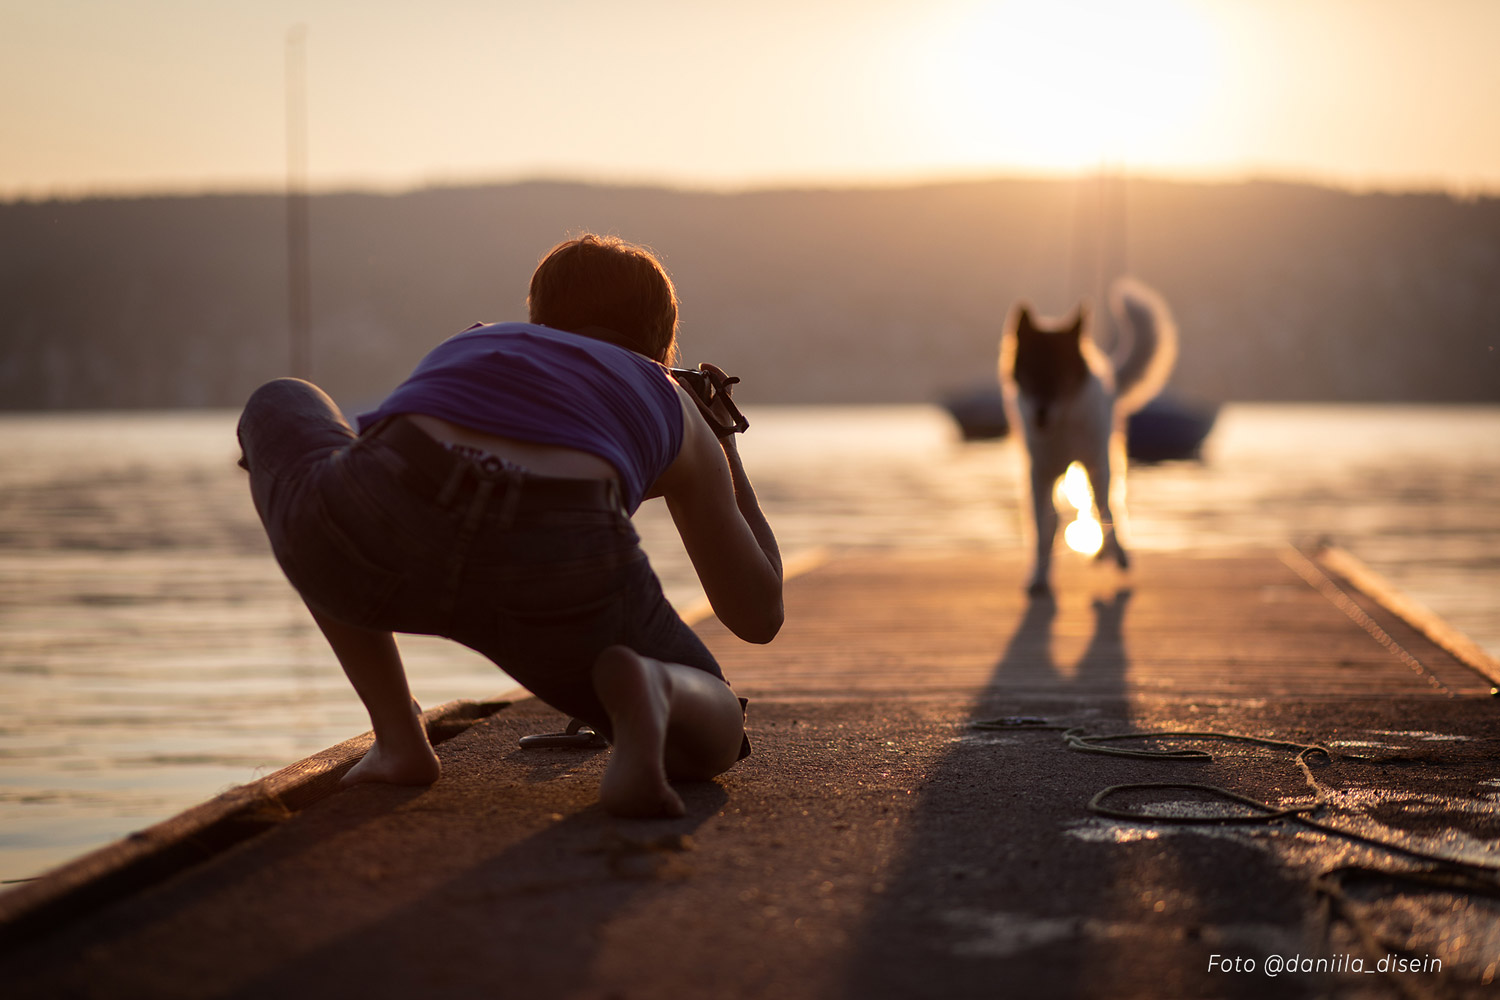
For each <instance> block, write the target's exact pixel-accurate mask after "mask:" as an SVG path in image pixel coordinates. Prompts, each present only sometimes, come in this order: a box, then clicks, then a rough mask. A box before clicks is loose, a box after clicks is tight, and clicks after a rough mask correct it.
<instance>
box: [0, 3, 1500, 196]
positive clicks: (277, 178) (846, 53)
mask: <svg viewBox="0 0 1500 1000" xmlns="http://www.w3.org/2000/svg"><path fill="white" fill-rule="evenodd" d="M0 24H3V27H4V31H0V90H3V92H4V93H5V95H6V98H7V99H6V100H5V101H4V102H0V142H3V143H4V147H5V149H6V152H7V155H6V157H5V158H4V161H3V163H0V197H8V196H9V197H13V196H27V197H32V196H46V195H47V194H49V193H73V194H86V193H90V192H102V191H117V192H132V191H144V190H179V191H193V190H226V189H233V190H245V189H267V188H274V187H276V186H277V185H278V184H279V183H280V182H281V181H282V179H283V171H284V165H285V148H284V146H285V137H286V131H285V122H284V119H283V116H284V113H285V108H286V93H285V88H286V78H285V57H286V47H287V40H288V37H289V35H290V34H291V33H293V32H303V35H302V36H301V37H304V38H305V53H306V60H307V73H306V83H307V86H306V97H307V107H308V177H309V181H310V184H311V186H312V188H313V189H315V190H329V189H337V188H341V187H343V188H347V187H364V188H371V187H374V188H387V189H389V188H407V187H413V186H421V185H424V184H428V183H432V182H441V183H451V182H462V183H471V182H492V181H504V180H514V179H517V178H521V177H538V176H547V177H563V178H573V179H583V180H598V181H607V182H629V183H640V182H645V183H658V184H667V185H677V186H689V187H707V188H740V187H754V186H766V185H771V186H785V185H789V184H794V185H801V184H815V185H819V186H826V185H840V184H850V183H855V184H869V183H890V182H901V183H904V182H909V181H921V180H931V179H944V178H955V177H973V176H983V175H991V176H992V175H1003V174H1008V173H1009V174H1026V175H1045V176H1055V175H1059V174H1077V173H1078V172H1081V171H1088V172H1092V171H1095V170H1097V169H1099V168H1101V167H1104V168H1108V169H1111V170H1120V169H1124V170H1129V171H1132V172H1144V173H1150V174H1156V175H1161V176H1167V177H1172V178H1175V179H1242V178H1244V177H1247V176H1265V175H1270V176H1277V177H1287V178H1292V179H1304V180H1306V179H1311V180H1319V181H1326V182H1330V183H1333V184H1336V185H1346V186H1347V185H1353V186H1360V185H1363V186H1383V187H1411V186H1417V187H1422V188H1428V189H1430V188H1434V187H1436V188H1448V189H1458V190H1464V191H1472V190H1491V189H1495V188H1496V187H1500V130H1495V129H1489V128H1483V127H1476V123H1480V122H1484V121H1487V120H1488V118H1489V116H1490V115H1491V113H1492V112H1491V108H1490V105H1491V104H1492V103H1493V96H1494V95H1495V94H1496V93H1500V61H1497V60H1495V59H1493V58H1492V54H1491V53H1490V51H1489V47H1488V43H1489V40H1492V39H1494V38H1496V37H1500V5H1496V4H1492V3H1486V2H1483V0H1435V2H1423V0H1380V2H1373V3H1363V2H1358V0H1309V2H1306V3H1287V2H1269V3H1262V2H1252V0H1134V2H1108V0H1054V2H1046V3H1042V2H1027V0H933V2H931V3H922V4H918V3H910V2H903V0H872V2H855V0H821V2H814V3H792V2H790V0H769V2H767V3H765V4H761V5H757V6H756V7H755V8H754V9H753V10H752V9H751V8H748V7H740V6H737V5H699V4H691V3H685V2H680V0H645V2H643V3H642V4H638V5H631V6H629V7H622V6H620V5H616V4H610V3H606V2H603V0H575V2H572V3H567V4H556V5H542V6H537V5H524V6H523V5H520V4H514V3H498V4H483V5H481V4H473V3H468V2H464V0H436V2H434V3H431V4H427V5H424V6H423V8H422V16H421V17H420V18H413V17H411V16H410V15H409V14H408V13H407V12H406V9H405V8H403V7H401V6H398V5H390V4H373V5H372V4H359V3H353V2H352V0H326V2H321V3H309V2H305V0H277V2H271V3H263V4H248V3H229V4H206V5H182V4H177V3H172V2H170V0H130V2H126V3H120V4H110V5H92V4H83V3H80V2H78V0H60V2H58V3H50V4H40V3H34V2H18V0H4V2H3V3H0Z"/></svg>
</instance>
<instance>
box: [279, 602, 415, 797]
mask: <svg viewBox="0 0 1500 1000" xmlns="http://www.w3.org/2000/svg"><path fill="white" fill-rule="evenodd" d="M308 610H309V611H312V616H313V620H315V621H316V622H317V623H318V627H319V628H320V629H322V630H323V635H324V636H325V637H326V638H327V639H328V644H329V645H330V646H332V647H333V653H334V655H335V656H337V657H338V660H339V665H340V666H342V667H343V668H344V674H345V676H347V677H348V678H349V683H351V684H353V685H354V690H355V692H356V693H357V694H358V695H359V700H360V701H362V702H364V705H365V710H366V711H368V712H369V713H370V725H371V727H372V728H373V729H374V730H375V742H374V744H373V745H371V747H370V749H369V750H367V751H365V755H364V757H362V758H361V759H360V760H359V762H358V763H357V764H355V765H354V767H352V768H350V769H349V771H348V773H347V774H345V775H344V777H343V779H342V780H341V781H340V782H339V783H340V784H341V785H354V784H358V783H359V782H362V781H377V782H385V783H387V784H392V785H430V784H432V783H433V782H434V781H436V780H437V779H438V776H439V775H440V774H441V773H442V768H441V766H440V765H439V764H438V758H437V754H436V753H434V752H433V750H432V744H431V743H430V742H429V741H428V739H427V731H426V730H425V729H424V728H423V726H422V720H421V711H422V710H421V708H420V707H419V706H418V705H417V703H416V702H415V701H414V700H413V699H412V696H411V689H410V688H409V687H408V686H407V682H406V671H405V670H404V669H403V668H402V665H401V652H400V650H399V649H397V648H396V637H395V636H394V635H392V634H391V633H390V632H377V631H375V630H373V629H365V628H357V627H355V626H353V625H345V624H344V623H343V622H339V621H335V620H333V619H332V618H329V617H328V616H327V615H323V614H320V613H318V612H317V611H315V610H313V609H312V608H311V607H309V609H308Z"/></svg>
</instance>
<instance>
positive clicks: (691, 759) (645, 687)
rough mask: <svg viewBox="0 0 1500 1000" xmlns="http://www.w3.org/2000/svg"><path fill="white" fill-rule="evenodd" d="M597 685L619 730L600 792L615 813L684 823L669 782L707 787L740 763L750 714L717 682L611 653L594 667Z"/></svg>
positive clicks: (621, 650) (616, 650) (689, 670)
mask: <svg viewBox="0 0 1500 1000" xmlns="http://www.w3.org/2000/svg"><path fill="white" fill-rule="evenodd" d="M593 682H594V691H595V692H596V693H597V694H598V696H599V700H600V701H601V702H603V704H604V708H605V711H606V712H608V713H609V719H610V724H611V728H612V729H613V743H614V746H613V749H612V750H611V751H610V756H609V763H608V764H607V765H606V766H605V770H604V779H603V781H601V782H600V785H599V800H600V801H601V802H602V803H603V804H604V808H605V809H606V810H607V811H608V812H610V813H612V814H614V815H616V816H681V815H682V814H683V813H684V812H685V808H684V806H683V803H682V799H681V797H679V796H678V794H677V793H676V792H675V791H673V789H672V786H671V785H669V784H668V779H669V778H680V779H687V780H695V779H696V780H704V779H707V778H711V777H713V776H714V775H716V774H720V773H722V772H723V771H725V770H727V769H728V768H729V767H730V766H731V765H732V764H734V762H735V761H737V760H738V759H739V755H740V746H741V743H742V741H743V738H744V714H743V711H742V709H741V707H740V702H739V699H738V698H736V697H735V695H734V692H733V691H732V690H730V688H729V686H728V685H727V684H725V683H724V682H723V681H722V680H720V679H719V678H718V677H716V676H714V675H713V674H710V673H707V672H706V671H703V670H700V669H698V668H696V667H689V666H684V665H682V664H679V663H663V662H662V661H660V660H655V659H651V658H649V657H644V656H641V655H640V654H638V653H636V652H634V651H633V650H631V649H629V648H628V647H625V646H611V647H610V648H608V649H606V650H605V651H604V652H602V653H601V654H599V658H598V660H596V661H595V663H594V669H593Z"/></svg>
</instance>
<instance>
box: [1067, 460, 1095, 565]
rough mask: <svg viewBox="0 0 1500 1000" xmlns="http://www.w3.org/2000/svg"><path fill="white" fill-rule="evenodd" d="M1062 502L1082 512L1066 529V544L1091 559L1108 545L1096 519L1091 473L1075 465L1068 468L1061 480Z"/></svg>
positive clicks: (1075, 463)
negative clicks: (1090, 483) (1090, 480)
mask: <svg viewBox="0 0 1500 1000" xmlns="http://www.w3.org/2000/svg"><path fill="white" fill-rule="evenodd" d="M1057 493H1058V499H1060V500H1066V501H1067V503H1068V505H1069V506H1070V507H1072V508H1073V509H1074V510H1076V511H1077V512H1078V516H1077V517H1075V518H1074V519H1073V523H1072V524H1070V525H1068V526H1067V528H1066V529H1064V530H1063V541H1064V542H1066V543H1067V545H1068V548H1070V549H1072V550H1073V551H1074V552H1081V553H1083V554H1084V555H1086V556H1091V555H1093V554H1094V553H1096V552H1098V551H1099V549H1100V548H1102V547H1103V546H1104V528H1103V527H1102V526H1101V525H1100V524H1099V521H1098V519H1097V518H1095V517H1094V491H1093V489H1092V488H1090V486H1089V476H1088V473H1087V472H1085V471H1084V469H1083V466H1082V465H1079V464H1078V463H1077V462H1074V463H1073V464H1072V465H1070V466H1068V471H1067V474H1066V475H1064V476H1063V478H1062V479H1060V480H1058V485H1057Z"/></svg>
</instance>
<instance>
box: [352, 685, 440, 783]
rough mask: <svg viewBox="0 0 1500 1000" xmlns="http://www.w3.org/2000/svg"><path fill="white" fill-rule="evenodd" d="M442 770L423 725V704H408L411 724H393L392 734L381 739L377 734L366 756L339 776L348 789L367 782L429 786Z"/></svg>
mask: <svg viewBox="0 0 1500 1000" xmlns="http://www.w3.org/2000/svg"><path fill="white" fill-rule="evenodd" d="M442 773H443V766H442V764H440V763H438V758H437V754H436V753H434V752H433V750H432V744H431V743H429V742H428V741H427V729H426V727H425V726H424V725H423V724H422V706H421V705H418V704H417V703H416V701H415V700H413V701H412V703H411V725H410V726H399V725H398V726H395V727H394V733H393V734H392V735H390V736H388V737H387V739H386V741H385V742H383V743H382V742H381V741H380V739H379V737H376V739H375V742H374V743H371V744H370V749H368V750H366V751H365V755H364V756H363V757H361V758H360V759H359V760H358V761H356V762H355V764H354V766H353V767H351V768H350V769H349V770H348V771H346V772H344V776H343V777H342V778H340V779H339V787H341V788H348V787H349V786H350V785H358V784H360V783H362V782H366V781H375V782H380V783H382V784H387V785H430V784H432V783H433V782H434V781H436V780H438V777H439V776H440V775H441V774H442Z"/></svg>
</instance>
